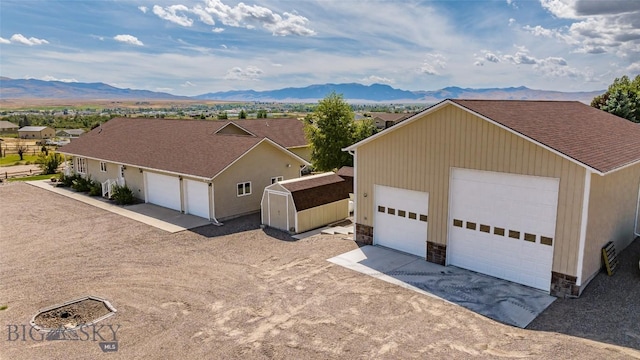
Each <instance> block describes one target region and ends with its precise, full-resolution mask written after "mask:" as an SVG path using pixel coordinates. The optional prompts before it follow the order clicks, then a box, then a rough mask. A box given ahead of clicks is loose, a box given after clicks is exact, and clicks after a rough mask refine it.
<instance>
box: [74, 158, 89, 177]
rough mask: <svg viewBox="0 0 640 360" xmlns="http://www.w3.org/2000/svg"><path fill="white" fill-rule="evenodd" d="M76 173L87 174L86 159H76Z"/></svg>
mask: <svg viewBox="0 0 640 360" xmlns="http://www.w3.org/2000/svg"><path fill="white" fill-rule="evenodd" d="M76 171H77V172H78V173H80V174H86V173H87V159H85V158H81V157H79V158H76Z"/></svg>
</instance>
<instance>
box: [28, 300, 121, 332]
mask: <svg viewBox="0 0 640 360" xmlns="http://www.w3.org/2000/svg"><path fill="white" fill-rule="evenodd" d="M110 313H111V309H109V308H108V307H107V306H106V305H105V303H104V302H102V301H99V300H94V299H85V300H80V301H77V302H73V303H71V304H68V305H64V306H60V307H57V308H55V309H51V310H48V311H43V312H41V313H39V314H38V315H36V316H35V318H34V319H33V324H34V325H37V326H39V327H40V328H43V329H59V328H66V329H72V328H75V327H77V326H80V325H85V324H89V323H93V322H94V321H96V320H98V319H100V318H101V317H103V316H105V315H108V314H110Z"/></svg>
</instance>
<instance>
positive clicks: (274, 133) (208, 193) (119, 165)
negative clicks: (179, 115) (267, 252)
mask: <svg viewBox="0 0 640 360" xmlns="http://www.w3.org/2000/svg"><path fill="white" fill-rule="evenodd" d="M305 145H306V139H305V137H304V131H303V124H302V122H301V121H300V120H298V119H259V120H248V121H227V120H225V121H211V120H169V119H145V118H137V119H129V118H115V119H111V120H109V121H108V122H106V123H104V124H102V125H101V126H100V127H97V128H95V129H93V130H91V131H89V132H88V133H86V134H84V135H83V136H81V137H79V138H77V139H74V140H73V141H72V142H71V143H69V144H68V145H65V146H62V147H61V148H60V149H59V152H60V153H62V154H66V155H69V156H72V157H73V160H72V162H71V163H72V167H73V168H72V169H73V171H74V172H75V173H78V174H81V175H82V176H85V177H89V176H90V177H91V179H93V180H96V181H98V182H100V183H102V187H103V196H107V197H109V196H110V192H111V189H112V187H113V185H114V184H119V185H123V184H124V185H126V186H127V187H129V188H130V189H131V190H132V191H133V193H134V195H135V196H136V197H137V198H139V199H141V200H144V201H145V202H147V203H152V204H156V205H159V206H163V207H166V208H170V209H173V210H177V211H181V212H183V213H186V214H192V215H195V216H200V217H203V218H206V219H209V220H211V221H213V222H218V221H221V220H225V219H229V218H233V217H237V216H241V215H243V214H248V213H252V212H258V211H260V201H261V199H262V192H263V190H264V188H265V187H266V186H268V185H271V184H272V183H273V182H274V181H279V180H288V179H294V178H297V177H300V175H301V170H302V168H303V167H305V166H307V165H310V164H309V162H308V161H306V160H305V159H303V158H302V157H300V156H298V155H296V154H295V153H294V152H293V151H290V150H289V148H293V149H299V148H302V147H304V146H305Z"/></svg>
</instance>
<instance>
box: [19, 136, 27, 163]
mask: <svg viewBox="0 0 640 360" xmlns="http://www.w3.org/2000/svg"><path fill="white" fill-rule="evenodd" d="M27 151H29V147H28V146H27V144H26V143H25V142H24V141H22V140H18V141H17V142H16V152H17V153H18V156H20V161H22V160H24V154H25V153H26V152H27Z"/></svg>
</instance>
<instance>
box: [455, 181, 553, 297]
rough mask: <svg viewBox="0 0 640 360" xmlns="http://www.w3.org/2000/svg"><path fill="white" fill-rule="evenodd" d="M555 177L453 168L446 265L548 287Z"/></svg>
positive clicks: (546, 289)
mask: <svg viewBox="0 0 640 360" xmlns="http://www.w3.org/2000/svg"><path fill="white" fill-rule="evenodd" d="M558 186H559V179H553V178H546V177H536V176H523V175H514V174H506V173H497V172H489V171H478V170H468V169H453V170H452V173H451V187H450V192H451V194H450V202H451V203H450V209H449V211H450V219H449V242H448V245H447V248H448V249H447V258H448V263H449V264H450V265H455V266H459V267H462V268H465V269H469V270H473V271H477V272H480V273H484V274H487V275H491V276H495V277H498V278H501V279H505V280H509V281H513V282H517V283H520V284H523V285H527V286H531V287H534V288H537V289H541V290H545V291H549V287H550V283H551V268H552V262H553V245H554V242H555V229H556V213H557V207H558Z"/></svg>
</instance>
